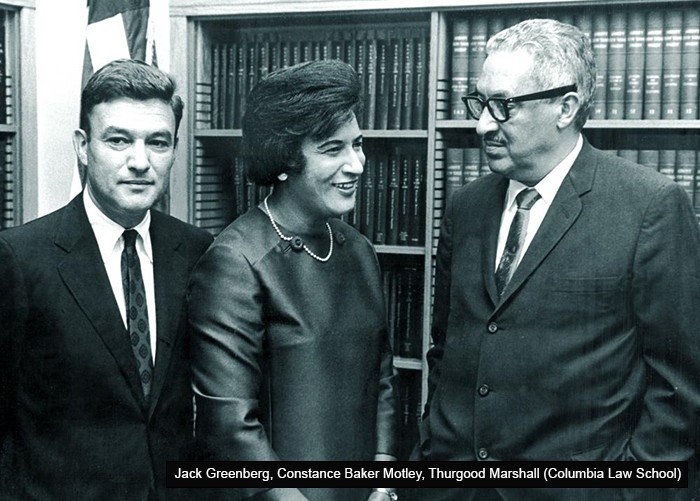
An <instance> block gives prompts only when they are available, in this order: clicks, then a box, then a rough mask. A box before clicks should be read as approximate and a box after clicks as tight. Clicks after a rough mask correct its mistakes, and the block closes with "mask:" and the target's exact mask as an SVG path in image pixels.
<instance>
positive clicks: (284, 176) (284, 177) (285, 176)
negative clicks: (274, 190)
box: [277, 172, 289, 181]
mask: <svg viewBox="0 0 700 501" xmlns="http://www.w3.org/2000/svg"><path fill="white" fill-rule="evenodd" d="M288 177H289V176H287V173H286V172H283V173H282V174H280V175H279V176H277V179H279V180H280V181H286V180H287V178H288Z"/></svg>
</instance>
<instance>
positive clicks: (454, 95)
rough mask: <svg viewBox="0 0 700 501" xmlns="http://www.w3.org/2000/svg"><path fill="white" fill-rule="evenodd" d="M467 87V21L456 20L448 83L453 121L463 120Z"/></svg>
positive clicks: (465, 109)
mask: <svg viewBox="0 0 700 501" xmlns="http://www.w3.org/2000/svg"><path fill="white" fill-rule="evenodd" d="M468 85H469V21H468V20H466V19H459V20H456V21H455V22H454V23H453V25H452V78H451V81H450V96H451V97H450V103H451V104H450V108H451V117H452V119H453V120H465V119H466V118H467V108H466V107H465V106H464V103H463V102H462V96H466V95H467V92H468V91H467V88H468Z"/></svg>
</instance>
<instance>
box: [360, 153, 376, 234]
mask: <svg viewBox="0 0 700 501" xmlns="http://www.w3.org/2000/svg"><path fill="white" fill-rule="evenodd" d="M374 163H375V159H374V157H373V156H371V155H370V154H368V155H367V160H366V161H365V169H364V172H363V173H362V178H361V179H362V183H361V185H362V204H361V210H360V214H361V215H360V219H361V224H360V231H361V232H362V234H363V235H365V236H366V237H367V238H368V239H369V240H370V241H372V240H373V239H374V198H375V193H374V171H375V168H374Z"/></svg>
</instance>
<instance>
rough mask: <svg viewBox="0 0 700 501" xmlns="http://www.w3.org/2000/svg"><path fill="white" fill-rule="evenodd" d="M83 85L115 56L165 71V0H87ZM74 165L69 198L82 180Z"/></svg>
mask: <svg viewBox="0 0 700 501" xmlns="http://www.w3.org/2000/svg"><path fill="white" fill-rule="evenodd" d="M87 8H88V16H87V20H88V21H87V28H86V29H85V60H84V63H83V80H82V86H83V87H84V86H85V84H86V83H87V81H88V80H89V79H90V77H91V76H92V74H93V73H94V72H95V71H97V70H98V69H100V68H101V67H102V66H104V65H105V64H107V63H109V62H110V61H114V60H115V59H123V58H126V59H138V60H141V61H145V62H146V63H148V64H153V65H154V66H158V67H159V68H161V69H163V70H165V71H167V70H168V67H169V53H170V24H169V23H170V20H169V17H168V16H169V13H168V0H88V3H87ZM81 167H82V166H76V172H75V174H74V175H73V182H72V184H71V194H70V195H71V198H73V197H74V196H75V195H77V194H78V193H80V191H81V190H82V187H83V184H84V182H85V175H84V169H83V168H81Z"/></svg>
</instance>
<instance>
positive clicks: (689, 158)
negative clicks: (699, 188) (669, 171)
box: [676, 150, 696, 206]
mask: <svg viewBox="0 0 700 501" xmlns="http://www.w3.org/2000/svg"><path fill="white" fill-rule="evenodd" d="M695 157H696V152H695V150H678V152H677V153H676V182H677V183H678V184H680V185H681V186H682V187H683V189H684V190H685V192H686V193H687V194H688V197H689V198H690V203H691V204H692V205H693V206H695V204H696V200H695V175H696V174H695V162H696V159H695Z"/></svg>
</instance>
